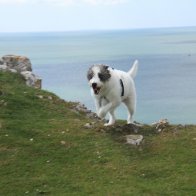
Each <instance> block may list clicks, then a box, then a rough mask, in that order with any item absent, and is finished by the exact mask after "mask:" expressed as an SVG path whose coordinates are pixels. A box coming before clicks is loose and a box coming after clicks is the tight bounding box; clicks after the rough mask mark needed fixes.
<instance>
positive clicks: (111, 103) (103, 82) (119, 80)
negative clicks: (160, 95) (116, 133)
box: [87, 60, 138, 126]
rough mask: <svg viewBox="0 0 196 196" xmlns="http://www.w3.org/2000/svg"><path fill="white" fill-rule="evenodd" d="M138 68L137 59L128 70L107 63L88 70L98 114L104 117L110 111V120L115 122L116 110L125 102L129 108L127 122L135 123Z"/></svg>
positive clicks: (110, 123)
mask: <svg viewBox="0 0 196 196" xmlns="http://www.w3.org/2000/svg"><path fill="white" fill-rule="evenodd" d="M137 69H138V61H137V60H136V61H135V62H134V64H133V66H132V68H131V69H130V70H129V71H128V72H124V71H120V70H116V69H113V68H111V67H109V66H107V65H93V66H91V67H90V68H89V70H88V72H87V78H88V81H89V85H90V87H91V94H92V96H93V97H94V99H95V106H96V111H97V115H98V116H99V117H100V118H102V119H103V118H104V117H105V116H106V114H107V113H109V122H108V123H106V124H105V126H108V125H113V124H114V123H115V115H114V110H115V109H116V107H117V106H119V105H120V103H121V102H123V103H124V104H125V105H126V106H127V109H128V119H127V123H128V124H131V123H133V118H132V117H133V114H134V111H135V108H136V91H135V84H134V81H133V79H134V77H135V76H136V73H137Z"/></svg>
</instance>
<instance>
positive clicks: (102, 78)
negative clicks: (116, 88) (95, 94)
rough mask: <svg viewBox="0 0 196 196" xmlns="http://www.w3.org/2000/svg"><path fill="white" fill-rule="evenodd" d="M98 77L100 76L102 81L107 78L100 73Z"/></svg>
mask: <svg viewBox="0 0 196 196" xmlns="http://www.w3.org/2000/svg"><path fill="white" fill-rule="evenodd" d="M98 76H99V78H100V80H102V81H103V80H104V78H105V76H104V75H103V74H101V73H98Z"/></svg>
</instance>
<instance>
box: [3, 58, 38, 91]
mask: <svg viewBox="0 0 196 196" xmlns="http://www.w3.org/2000/svg"><path fill="white" fill-rule="evenodd" d="M0 71H10V72H18V73H20V74H21V75H22V76H23V77H24V79H25V80H26V84H27V85H28V86H32V87H35V88H39V89H41V78H40V77H38V76H37V75H35V74H34V73H33V72H32V64H31V61H30V60H29V58H27V57H25V56H18V55H5V56H2V57H0Z"/></svg>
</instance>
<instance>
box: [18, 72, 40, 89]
mask: <svg viewBox="0 0 196 196" xmlns="http://www.w3.org/2000/svg"><path fill="white" fill-rule="evenodd" d="M21 75H22V76H23V77H24V78H25V80H26V84H27V85H28V86H33V87H35V88H41V82H40V81H41V79H40V78H39V77H38V76H36V75H35V74H33V73H32V72H31V71H23V72H21Z"/></svg>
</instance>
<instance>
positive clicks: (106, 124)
mask: <svg viewBox="0 0 196 196" xmlns="http://www.w3.org/2000/svg"><path fill="white" fill-rule="evenodd" d="M112 125H114V122H113V123H110V122H108V123H105V124H104V126H105V127H108V126H112Z"/></svg>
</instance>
